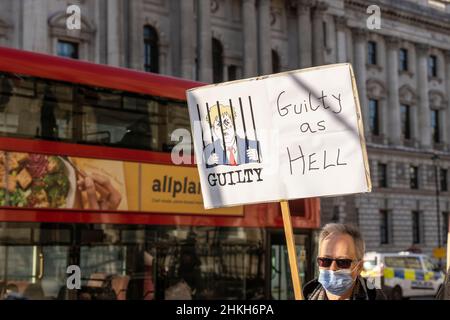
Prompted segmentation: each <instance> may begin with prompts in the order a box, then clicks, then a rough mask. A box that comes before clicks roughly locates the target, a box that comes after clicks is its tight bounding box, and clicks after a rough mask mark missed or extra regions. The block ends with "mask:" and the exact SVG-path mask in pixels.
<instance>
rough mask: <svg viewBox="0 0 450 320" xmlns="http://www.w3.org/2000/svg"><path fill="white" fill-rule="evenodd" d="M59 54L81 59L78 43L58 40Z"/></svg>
mask: <svg viewBox="0 0 450 320" xmlns="http://www.w3.org/2000/svg"><path fill="white" fill-rule="evenodd" d="M58 56H60V57H66V58H72V59H79V55H78V43H76V42H70V41H62V40H58Z"/></svg>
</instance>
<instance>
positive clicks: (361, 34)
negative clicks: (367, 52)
mask: <svg viewBox="0 0 450 320" xmlns="http://www.w3.org/2000/svg"><path fill="white" fill-rule="evenodd" d="M351 30H352V35H353V38H354V39H355V40H359V41H365V40H367V36H368V34H369V32H368V31H367V29H363V28H358V27H353V28H351Z"/></svg>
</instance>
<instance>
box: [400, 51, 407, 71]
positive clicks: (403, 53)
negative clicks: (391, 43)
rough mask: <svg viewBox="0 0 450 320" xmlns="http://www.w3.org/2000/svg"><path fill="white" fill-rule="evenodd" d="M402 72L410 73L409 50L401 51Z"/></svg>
mask: <svg viewBox="0 0 450 320" xmlns="http://www.w3.org/2000/svg"><path fill="white" fill-rule="evenodd" d="M399 59H400V61H399V62H400V71H408V50H407V49H403V48H401V49H400V50H399Z"/></svg>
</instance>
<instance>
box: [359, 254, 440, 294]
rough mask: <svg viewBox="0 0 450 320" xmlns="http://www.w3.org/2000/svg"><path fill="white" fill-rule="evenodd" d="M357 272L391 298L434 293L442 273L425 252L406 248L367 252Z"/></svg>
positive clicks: (437, 288) (438, 286)
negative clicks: (361, 270) (403, 250)
mask: <svg viewBox="0 0 450 320" xmlns="http://www.w3.org/2000/svg"><path fill="white" fill-rule="evenodd" d="M361 275H362V276H363V277H366V278H368V279H369V280H373V281H371V282H373V283H374V284H375V286H377V287H381V288H382V289H383V291H384V292H385V294H386V295H387V296H388V298H390V299H394V300H400V299H403V298H410V297H426V296H435V295H436V293H437V292H438V290H439V288H440V286H441V285H442V284H443V282H444V277H445V275H444V273H443V272H442V271H441V270H439V268H437V267H436V266H435V265H434V264H433V263H432V262H431V261H430V259H429V258H428V256H427V255H425V254H417V253H409V252H400V253H379V252H367V253H366V254H365V255H364V268H363V272H362V273H361Z"/></svg>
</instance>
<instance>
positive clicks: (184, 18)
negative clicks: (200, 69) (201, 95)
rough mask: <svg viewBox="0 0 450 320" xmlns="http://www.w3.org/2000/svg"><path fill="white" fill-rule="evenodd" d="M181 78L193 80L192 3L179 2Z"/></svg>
mask: <svg viewBox="0 0 450 320" xmlns="http://www.w3.org/2000/svg"><path fill="white" fill-rule="evenodd" d="M180 28H181V30H180V34H181V76H182V77H183V78H186V79H195V43H194V41H193V39H192V35H193V34H195V24H194V1H193V0H183V1H180Z"/></svg>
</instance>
